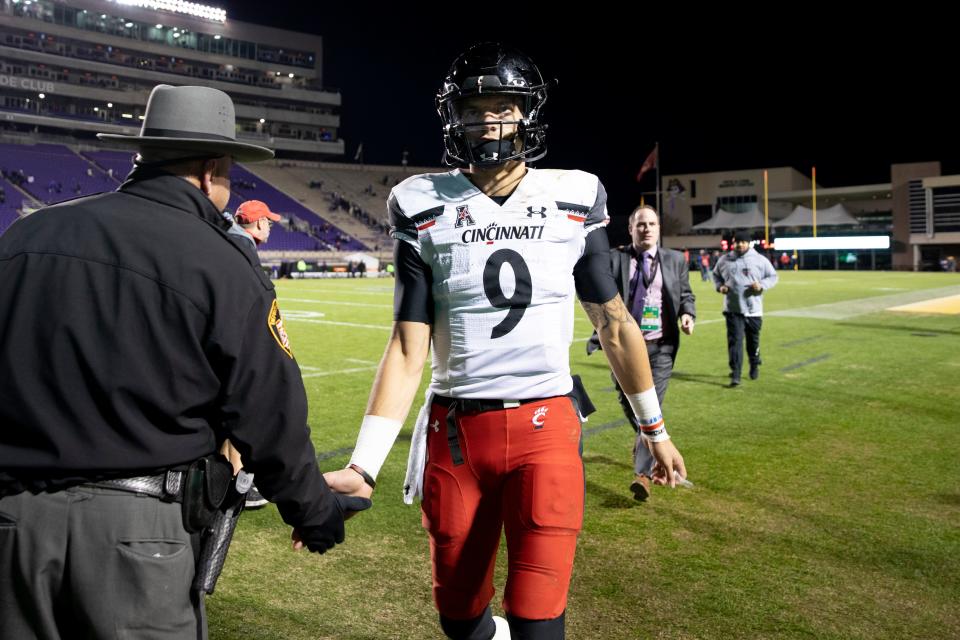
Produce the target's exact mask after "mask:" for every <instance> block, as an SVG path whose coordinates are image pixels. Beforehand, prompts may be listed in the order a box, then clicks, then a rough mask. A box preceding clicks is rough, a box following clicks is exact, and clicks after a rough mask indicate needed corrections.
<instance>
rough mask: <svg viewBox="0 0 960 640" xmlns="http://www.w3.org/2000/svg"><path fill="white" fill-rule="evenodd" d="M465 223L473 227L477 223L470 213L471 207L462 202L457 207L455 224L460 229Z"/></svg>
mask: <svg viewBox="0 0 960 640" xmlns="http://www.w3.org/2000/svg"><path fill="white" fill-rule="evenodd" d="M464 223H466V224H467V225H468V226H471V227H472V226H473V225H475V224H477V223H476V221H475V220H474V219H473V216H472V215H470V208H469V207H468V206H467V205H465V204H462V205H460V206H459V207H457V223H456V224H455V225H454V226H455V227H456V228H457V229H459V228H460V227H462V226H463V225H464Z"/></svg>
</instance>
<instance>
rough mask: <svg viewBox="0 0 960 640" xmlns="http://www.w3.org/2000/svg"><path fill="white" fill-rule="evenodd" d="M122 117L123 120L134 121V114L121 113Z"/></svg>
mask: <svg viewBox="0 0 960 640" xmlns="http://www.w3.org/2000/svg"><path fill="white" fill-rule="evenodd" d="M120 117H121V118H129V119H131V120H132V119H133V114H132V113H121V114H120Z"/></svg>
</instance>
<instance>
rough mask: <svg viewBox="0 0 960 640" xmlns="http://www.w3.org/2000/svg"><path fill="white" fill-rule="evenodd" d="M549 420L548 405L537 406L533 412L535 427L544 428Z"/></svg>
mask: <svg viewBox="0 0 960 640" xmlns="http://www.w3.org/2000/svg"><path fill="white" fill-rule="evenodd" d="M546 420H547V407H537V410H536V411H534V412H533V419H532V420H531V422H533V428H534V429H543V423H544V422H546Z"/></svg>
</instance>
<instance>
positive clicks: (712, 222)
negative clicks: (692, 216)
mask: <svg viewBox="0 0 960 640" xmlns="http://www.w3.org/2000/svg"><path fill="white" fill-rule="evenodd" d="M762 226H763V212H761V211H760V210H759V209H758V208H757V207H756V206H754V207H752V208H751V209H750V210H749V211H746V212H744V213H731V212H730V211H725V210H724V209H717V212H716V213H714V214H713V217H711V218H710V219H709V220H707V221H705V222H701V223H700V224H698V225H695V226H694V227H693V229H694V230H695V231H700V230H702V229H705V230H708V231H719V230H721V229H756V228H758V227H762Z"/></svg>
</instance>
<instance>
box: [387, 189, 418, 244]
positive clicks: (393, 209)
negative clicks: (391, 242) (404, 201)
mask: <svg viewBox="0 0 960 640" xmlns="http://www.w3.org/2000/svg"><path fill="white" fill-rule="evenodd" d="M387 217H388V218H389V220H390V236H391V237H393V238H394V239H396V240H407V241H411V242H416V240H417V225H416V224H415V223H414V222H413V220H411V219H410V218H408V217H407V215H406V214H405V213H404V212H403V209H402V208H400V203H399V202H397V197H396V195H393V194H391V195H390V199H389V200H388V201H387Z"/></svg>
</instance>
